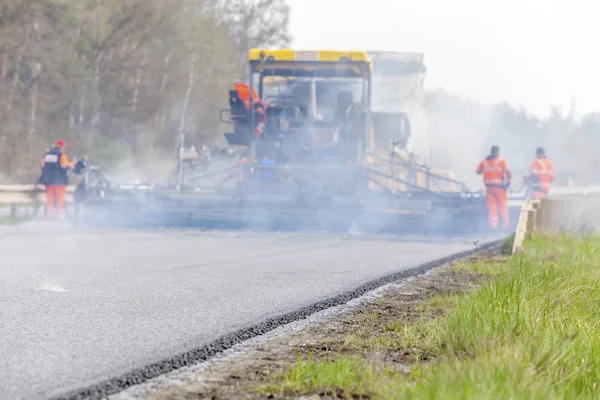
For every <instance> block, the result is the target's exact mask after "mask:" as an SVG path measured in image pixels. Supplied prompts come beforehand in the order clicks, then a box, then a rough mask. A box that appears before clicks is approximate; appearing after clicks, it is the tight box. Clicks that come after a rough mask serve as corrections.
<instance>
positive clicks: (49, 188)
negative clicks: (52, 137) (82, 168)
mask: <svg viewBox="0 0 600 400" xmlns="http://www.w3.org/2000/svg"><path fill="white" fill-rule="evenodd" d="M64 148H65V142H64V141H62V140H58V141H57V142H56V144H55V145H54V146H53V147H52V148H51V149H50V150H48V151H47V152H46V154H44V158H43V159H42V176H41V177H40V180H39V183H40V184H42V185H45V186H46V218H47V219H48V220H51V219H53V218H54V217H55V214H56V216H57V217H58V219H63V218H64V216H65V197H66V195H67V185H68V184H69V178H68V176H67V171H68V170H69V169H71V168H73V167H74V166H75V165H76V164H77V159H73V161H71V162H69V159H68V157H67V155H66V154H65V153H64Z"/></svg>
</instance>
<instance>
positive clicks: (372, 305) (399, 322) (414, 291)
mask: <svg viewBox="0 0 600 400" xmlns="http://www.w3.org/2000/svg"><path fill="white" fill-rule="evenodd" d="M504 259H505V256H504V255H503V254H501V252H500V251H489V252H484V253H480V254H477V255H475V256H472V257H471V258H470V259H467V260H463V262H465V261H467V262H469V261H477V260H479V261H481V260H485V261H489V262H492V263H494V262H502V261H503V260H504ZM482 279H485V277H484V276H483V275H479V274H476V273H473V272H469V271H468V270H466V269H464V268H460V269H455V268H452V265H446V266H442V267H439V268H436V269H433V270H431V271H430V272H429V273H427V274H425V275H421V276H418V277H415V278H412V279H410V280H407V281H405V282H404V283H402V284H401V285H397V286H396V287H393V288H391V289H389V290H386V291H385V292H383V293H382V294H381V296H380V297H377V298H375V299H374V300H372V301H368V302H363V303H362V304H360V305H359V306H358V307H356V308H353V309H351V310H349V311H346V312H344V313H342V314H339V315H337V316H335V317H333V318H331V319H328V320H326V321H323V322H321V323H318V324H315V325H314V326H311V327H309V328H307V329H305V330H303V331H300V332H296V333H291V334H287V335H284V336H281V337H277V338H274V339H271V340H269V341H267V342H266V343H264V344H262V345H259V346H256V347H255V348H252V349H250V350H249V351H247V352H244V353H243V354H240V355H236V356H233V357H231V358H229V359H226V360H223V361H220V362H218V363H216V364H215V365H211V366H210V367H209V368H207V369H206V370H205V371H204V372H203V373H201V374H198V375H196V376H193V377H191V378H187V379H186V380H185V381H184V382H177V383H174V384H172V385H170V386H166V387H162V388H160V389H158V390H155V391H154V392H152V393H150V394H146V395H144V396H141V397H140V398H142V399H147V400H176V399H177V400H179V399H185V400H188V399H190V400H191V399H211V400H225V399H230V400H238V399H274V398H280V397H277V396H275V395H273V394H269V393H264V392H258V391H256V390H254V388H256V387H257V386H261V385H265V384H268V383H272V382H273V379H275V378H276V377H277V376H278V375H279V374H281V372H282V371H283V370H285V369H287V368H290V367H292V366H293V365H295V364H296V362H297V359H298V357H301V358H302V359H305V358H306V357H307V355H309V354H311V355H312V359H313V360H314V361H317V360H322V359H331V358H335V357H337V356H342V355H358V356H360V357H362V358H365V359H367V360H369V361H371V362H373V363H374V364H375V365H377V366H381V367H382V368H384V367H385V368H389V369H391V370H393V371H395V372H400V373H409V372H410V367H411V365H413V364H414V363H415V362H416V359H417V357H418V358H419V359H420V360H421V361H422V362H423V361H427V359H428V356H427V354H426V353H424V352H423V351H422V350H421V349H415V348H406V346H401V345H399V344H397V343H394V342H393V341H386V337H387V336H386V334H387V333H389V332H390V331H393V330H394V329H402V327H403V326H406V325H411V324H414V323H415V322H417V321H419V320H421V319H423V318H424V319H430V318H433V317H435V316H438V315H440V314H442V313H444V312H445V311H446V310H448V309H449V308H450V307H451V304H452V302H451V301H444V298H445V297H444V296H443V295H444V294H458V293H467V292H469V291H471V290H473V289H475V288H477V286H478V285H479V284H480V282H481V280H482ZM346 396H347V395H344V394H343V393H335V392H328V393H315V394H314V395H312V396H308V397H306V396H303V397H293V396H292V397H289V396H288V397H284V398H296V399H304V400H308V399H311V400H312V399H315V400H316V399H335V398H352V396H350V397H346Z"/></svg>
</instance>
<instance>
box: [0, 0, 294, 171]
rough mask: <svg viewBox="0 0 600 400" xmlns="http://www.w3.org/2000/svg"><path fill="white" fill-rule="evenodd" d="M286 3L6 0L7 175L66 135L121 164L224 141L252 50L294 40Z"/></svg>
mask: <svg viewBox="0 0 600 400" xmlns="http://www.w3.org/2000/svg"><path fill="white" fill-rule="evenodd" d="M288 22H289V6H288V5H287V2H286V1H285V0H152V1H148V0H77V1H75V0H1V1H0V54H1V56H0V110H1V111H0V112H1V115H2V125H1V126H0V179H2V178H4V180H6V179H7V177H10V178H11V179H12V180H14V181H19V180H20V181H23V179H24V178H25V177H27V178H26V179H29V177H30V176H31V171H32V170H34V172H35V168H32V166H37V165H39V162H40V158H41V155H42V153H43V151H44V150H45V149H46V148H47V147H49V146H50V145H51V144H52V143H53V142H54V141H55V140H56V139H57V138H63V139H64V140H65V141H66V142H67V144H68V153H69V154H71V155H72V156H76V155H83V154H87V155H88V156H89V157H91V158H93V159H94V160H95V161H98V162H101V163H104V164H105V165H110V164H111V163H113V162H116V161H118V160H119V159H122V158H124V157H129V156H134V158H135V159H139V160H145V161H146V162H147V161H148V160H152V159H155V158H156V159H158V158H160V157H172V158H174V157H175V156H174V154H175V152H176V148H177V137H178V136H177V132H179V131H181V130H183V131H185V133H186V136H187V137H189V139H190V143H196V144H198V143H212V142H214V141H215V140H219V139H220V135H219V134H218V132H221V131H222V129H221V127H220V126H219V109H221V108H223V107H225V106H226V104H227V97H226V96H227V89H228V88H229V87H230V86H231V85H232V84H233V81H234V80H235V79H236V78H243V77H244V72H243V66H244V64H245V62H244V61H245V58H246V54H247V50H248V49H249V48H251V47H255V46H286V45H288V44H289V42H290V39H291V38H290V34H289V29H288Z"/></svg>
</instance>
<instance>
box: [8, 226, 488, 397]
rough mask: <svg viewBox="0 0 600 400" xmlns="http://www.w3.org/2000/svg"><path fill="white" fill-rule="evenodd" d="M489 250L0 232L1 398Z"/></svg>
mask: <svg viewBox="0 0 600 400" xmlns="http://www.w3.org/2000/svg"><path fill="white" fill-rule="evenodd" d="M492 239H494V238H492V237H487V238H486V237H475V238H473V237H458V238H451V237H395V238H394V237H362V236H360V235H358V236H356V235H354V236H352V235H333V234H310V235H309V234H301V233H252V232H246V233H240V232H237V233H234V232H201V231H192V230H164V231H139V230H138V231H135V230H128V231H124V230H120V231H110V230H106V231H97V230H96V231H84V232H74V231H72V230H69V229H66V230H61V229H60V228H58V227H52V226H45V227H37V226H36V225H32V226H26V225H25V226H19V227H0V304H1V305H2V306H1V307H0V321H1V322H0V338H1V341H0V354H1V355H2V356H1V357H0V359H2V362H1V363H0V398H2V399H19V398H26V399H36V398H46V397H50V396H55V395H58V394H60V393H63V392H65V391H68V390H74V389H77V388H80V387H82V386H87V385H90V384H93V383H96V382H99V381H101V380H104V379H107V378H112V377H114V376H117V375H120V374H122V373H126V372H128V371H129V370H131V369H134V368H136V367H141V366H143V365H146V364H148V363H151V362H155V361H159V360H161V359H162V358H164V357H168V356H172V355H174V354H176V353H179V352H182V351H186V350H190V349H193V348H195V347H198V346H200V345H202V344H206V343H208V342H210V341H212V340H214V339H216V338H217V337H219V336H221V335H223V334H226V333H229V332H232V331H234V330H237V329H241V328H244V327H246V326H249V325H252V324H254V323H257V322H260V321H262V320H264V319H267V318H269V317H273V316H276V315H279V314H282V313H285V312H289V311H293V310H295V309H298V308H300V307H302V306H305V305H308V304H310V303H313V302H315V301H318V300H321V299H324V298H328V297H331V296H332V295H334V294H336V293H338V292H341V291H344V290H348V289H352V288H354V287H356V286H358V285H360V284H362V283H365V282H367V281H369V280H371V279H374V278H377V277H380V276H383V275H385V274H387V273H390V272H394V271H398V270H402V269H407V268H410V267H414V266H417V265H419V264H422V263H425V262H427V261H431V260H434V259H437V258H442V257H444V256H447V255H450V254H453V253H457V252H460V251H464V250H469V249H472V248H473V246H474V245H473V240H479V241H480V242H481V243H483V242H485V241H487V240H492Z"/></svg>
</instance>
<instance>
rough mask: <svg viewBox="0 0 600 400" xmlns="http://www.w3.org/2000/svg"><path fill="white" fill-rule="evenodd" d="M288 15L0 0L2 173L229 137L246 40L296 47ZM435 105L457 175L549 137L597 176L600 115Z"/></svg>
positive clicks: (240, 7)
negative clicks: (60, 144)
mask: <svg viewBox="0 0 600 400" xmlns="http://www.w3.org/2000/svg"><path fill="white" fill-rule="evenodd" d="M289 13H290V8H289V5H288V4H287V2H286V0H152V1H148V0H77V1H75V0H0V115H1V116H2V124H1V125H0V182H1V181H7V180H9V178H10V180H11V181H13V182H24V181H28V180H31V179H33V177H35V175H36V174H37V169H36V168H37V165H39V162H40V158H41V155H42V153H43V151H44V150H45V149H46V148H47V147H49V146H50V145H51V144H52V143H53V142H54V141H55V140H56V139H57V138H62V139H65V140H66V141H67V144H68V153H69V154H70V155H71V156H80V155H83V154H87V155H88V156H89V157H90V158H91V159H92V160H93V162H94V163H99V164H100V165H102V166H107V167H109V166H112V165H114V164H115V163H117V162H118V161H119V160H122V159H134V160H138V161H139V162H140V163H144V164H147V163H152V162H153V160H158V159H170V160H174V159H175V156H176V149H177V146H178V133H179V132H181V131H183V132H184V133H185V134H186V138H187V139H189V142H188V144H196V145H199V144H204V143H209V144H210V143H221V144H222V142H219V141H221V140H222V132H223V131H224V129H225V127H223V126H221V124H220V122H219V110H220V109H221V108H224V107H226V106H227V97H226V96H227V90H228V89H229V88H230V87H231V85H232V83H233V81H234V80H235V79H236V78H243V77H244V76H245V72H244V69H245V68H244V67H245V65H246V56H247V50H248V49H249V48H251V47H257V46H265V47H280V46H288V45H289V44H290V42H291V36H290V32H289ZM426 111H427V127H426V129H427V132H428V139H429V145H430V148H431V152H432V154H431V160H432V162H433V164H434V165H435V166H439V167H442V168H451V169H453V170H454V172H455V174H456V176H457V177H458V178H459V179H462V180H467V181H468V182H472V183H473V184H474V185H477V184H478V183H479V180H480V179H479V177H476V176H474V175H473V170H474V169H475V166H476V163H477V162H478V161H479V160H480V159H481V158H482V157H484V156H485V153H486V152H487V151H488V149H489V146H491V145H492V144H498V145H500V146H501V150H502V153H503V155H505V156H506V157H507V158H508V159H509V162H510V163H511V166H512V167H513V169H514V170H515V171H524V170H525V169H526V168H527V166H528V165H529V163H530V162H531V161H532V158H533V155H534V151H535V148H536V147H538V146H544V147H546V149H547V151H548V155H549V157H550V158H552V159H553V160H554V161H555V163H556V164H557V169H558V178H559V180H560V181H562V182H566V181H567V180H568V179H573V180H576V181H577V180H578V181H590V182H591V181H593V182H597V181H600V176H599V174H600V172H598V169H597V168H596V167H595V157H596V153H597V151H598V150H600V117H599V115H598V114H590V115H587V116H585V117H584V118H580V119H577V118H575V116H574V113H573V112H572V110H567V111H566V112H564V111H562V110H560V109H558V108H555V109H553V110H552V113H551V114H550V116H549V117H547V118H538V117H536V116H533V115H531V114H529V113H528V112H527V110H525V109H523V108H518V107H514V106H511V105H509V104H496V105H483V104H481V103H479V102H477V101H475V100H472V99H467V98H462V97H459V96H456V95H453V94H449V93H446V92H444V91H441V90H436V91H429V92H428V93H427V97H426ZM187 139H186V140H187Z"/></svg>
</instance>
